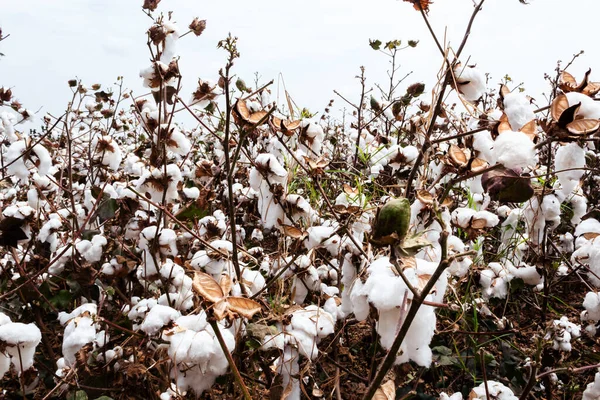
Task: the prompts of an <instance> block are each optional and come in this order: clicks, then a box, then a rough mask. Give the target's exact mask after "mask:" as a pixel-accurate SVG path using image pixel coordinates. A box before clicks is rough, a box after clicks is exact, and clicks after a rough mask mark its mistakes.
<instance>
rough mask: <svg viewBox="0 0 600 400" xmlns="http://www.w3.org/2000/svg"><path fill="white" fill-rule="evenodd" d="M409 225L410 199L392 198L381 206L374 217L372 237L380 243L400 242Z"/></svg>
mask: <svg viewBox="0 0 600 400" xmlns="http://www.w3.org/2000/svg"><path fill="white" fill-rule="evenodd" d="M409 225H410V201H408V199H405V198H399V199H393V200H390V201H388V202H387V203H386V204H384V205H383V207H381V208H380V209H379V211H378V213H377V217H376V218H375V223H374V227H373V239H374V240H375V241H376V242H380V243H381V244H392V243H394V242H395V243H402V241H403V240H404V238H405V237H406V235H407V233H408V228H409Z"/></svg>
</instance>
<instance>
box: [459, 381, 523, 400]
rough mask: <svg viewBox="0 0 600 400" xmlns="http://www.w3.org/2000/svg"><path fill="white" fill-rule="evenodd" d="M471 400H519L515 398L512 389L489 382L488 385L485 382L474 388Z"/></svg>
mask: <svg viewBox="0 0 600 400" xmlns="http://www.w3.org/2000/svg"><path fill="white" fill-rule="evenodd" d="M488 394H489V396H488ZM469 399H470V400H487V399H495V400H519V398H518V397H517V396H515V394H514V393H513V391H512V390H510V388H508V387H507V386H504V385H503V384H502V383H500V382H496V381H487V383H486V382H483V383H482V384H481V385H479V386H477V387H476V388H473V390H471V393H469Z"/></svg>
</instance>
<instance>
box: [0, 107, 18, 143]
mask: <svg viewBox="0 0 600 400" xmlns="http://www.w3.org/2000/svg"><path fill="white" fill-rule="evenodd" d="M16 123H17V118H16V116H15V115H14V114H13V113H9V112H5V111H3V112H0V135H4V137H5V138H6V139H7V140H8V142H9V143H13V142H15V141H17V140H19V137H18V136H17V135H16V133H15V128H14V125H15V124H16Z"/></svg>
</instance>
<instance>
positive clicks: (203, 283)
mask: <svg viewBox="0 0 600 400" xmlns="http://www.w3.org/2000/svg"><path fill="white" fill-rule="evenodd" d="M192 288H193V289H194V291H195V292H196V293H198V294H199V295H200V296H202V297H204V299H205V300H208V301H210V302H212V303H217V302H219V301H220V300H223V298H224V297H225V294H224V293H223V289H221V286H219V284H218V283H217V281H215V279H214V278H213V277H212V276H210V275H209V274H207V273H205V272H200V271H196V273H195V274H194V280H193V282H192Z"/></svg>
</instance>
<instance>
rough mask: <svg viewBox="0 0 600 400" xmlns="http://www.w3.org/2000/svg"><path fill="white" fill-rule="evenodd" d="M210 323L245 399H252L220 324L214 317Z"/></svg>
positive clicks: (210, 319) (209, 319)
mask: <svg viewBox="0 0 600 400" xmlns="http://www.w3.org/2000/svg"><path fill="white" fill-rule="evenodd" d="M208 323H209V324H210V326H211V327H212V329H213V331H214V332H215V336H216V337H217V340H218V341H219V345H220V346H221V350H223V353H224V354H225V357H227V362H228V363H229V368H231V372H232V373H233V377H234V378H235V381H236V382H237V384H238V385H239V387H240V390H241V391H242V395H243V396H244V400H252V397H251V396H250V392H248V388H247V387H246V385H245V384H244V380H243V379H242V376H241V375H240V371H239V370H238V369H237V367H236V366H235V362H234V361H233V357H231V353H230V352H229V349H228V348H227V344H225V340H224V339H223V335H221V330H220V329H219V324H218V323H217V321H216V320H215V319H214V318H213V317H210V318H208Z"/></svg>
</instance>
